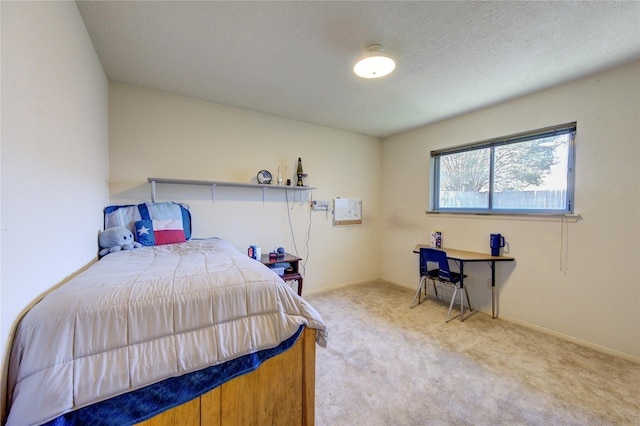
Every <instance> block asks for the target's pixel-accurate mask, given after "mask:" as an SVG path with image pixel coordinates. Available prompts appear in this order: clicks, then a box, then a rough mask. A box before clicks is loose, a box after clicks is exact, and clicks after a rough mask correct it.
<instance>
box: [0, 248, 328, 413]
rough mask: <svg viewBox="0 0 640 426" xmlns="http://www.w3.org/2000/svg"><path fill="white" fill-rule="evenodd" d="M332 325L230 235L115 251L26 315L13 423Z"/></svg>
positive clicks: (18, 339)
mask: <svg viewBox="0 0 640 426" xmlns="http://www.w3.org/2000/svg"><path fill="white" fill-rule="evenodd" d="M303 324H304V325H306V326H309V327H311V328H315V329H318V330H319V332H318V333H317V342H318V344H320V345H321V346H325V345H326V338H327V334H326V326H325V324H324V322H323V321H322V318H321V317H320V315H319V314H318V312H316V310H315V309H314V308H313V307H312V306H311V305H309V304H308V303H307V302H305V301H304V299H302V298H301V297H299V296H298V295H297V294H296V293H295V292H294V291H293V290H292V289H291V288H290V287H289V286H287V285H286V284H285V283H284V282H282V280H281V279H280V278H279V277H278V276H277V275H276V274H275V273H273V272H272V271H270V270H269V269H268V268H267V267H265V266H264V265H262V264H261V263H259V262H256V261H255V260H252V259H250V258H249V257H247V256H246V255H245V254H243V253H240V252H239V251H238V250H236V249H235V248H234V247H233V246H231V245H230V244H229V243H227V242H226V241H224V240H220V239H207V240H191V241H189V242H186V243H181V244H171V245H165V246H155V247H143V248H138V249H135V250H130V251H121V252H116V253H112V254H109V255H107V256H106V257H104V258H103V259H102V260H100V261H99V262H97V263H96V264H94V265H92V266H91V267H90V268H89V269H87V270H86V271H84V272H82V273H81V274H79V275H78V276H76V277H74V278H73V279H72V280H70V281H69V282H67V283H65V284H64V285H62V286H61V287H60V288H58V289H56V290H54V291H53V292H51V293H50V294H48V295H47V296H46V297H45V298H44V299H43V300H42V301H40V302H39V303H37V304H36V305H35V306H34V307H33V308H32V309H31V310H30V311H29V312H28V313H27V314H26V315H25V317H24V318H23V319H22V321H21V322H20V324H19V327H18V329H17V331H16V336H15V340H14V343H13V346H12V350H11V358H10V365H9V374H8V400H9V401H10V407H9V409H10V411H9V417H8V423H7V424H8V425H30V424H39V423H42V422H46V421H49V420H51V419H54V418H56V417H58V416H60V415H61V414H64V413H65V412H68V411H70V410H73V409H76V408H80V407H83V406H87V405H89V404H92V403H95V402H98V401H102V400H105V399H108V398H111V397H114V396H116V395H119V394H122V393H126V392H129V391H132V390H134V389H138V388H141V387H143V386H146V385H149V384H152V383H156V382H159V381H161V380H163V379H166V378H168V377H172V376H179V375H182V374H184V373H188V372H192V371H196V370H200V369H202V368H205V367H207V366H210V365H215V364H220V363H223V362H225V361H227V360H230V359H234V358H237V357H239V356H242V355H246V354H248V353H252V352H255V351H258V350H261V349H267V348H273V347H275V346H277V345H278V344H279V343H280V342H282V341H283V340H286V339H287V338H289V337H291V336H292V335H293V334H294V333H295V332H296V331H297V329H298V328H299V326H300V325H303Z"/></svg>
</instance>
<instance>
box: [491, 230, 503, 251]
mask: <svg viewBox="0 0 640 426" xmlns="http://www.w3.org/2000/svg"><path fill="white" fill-rule="evenodd" d="M489 247H491V256H500V249H501V248H502V247H504V237H503V236H502V235H500V234H491V236H490V237H489Z"/></svg>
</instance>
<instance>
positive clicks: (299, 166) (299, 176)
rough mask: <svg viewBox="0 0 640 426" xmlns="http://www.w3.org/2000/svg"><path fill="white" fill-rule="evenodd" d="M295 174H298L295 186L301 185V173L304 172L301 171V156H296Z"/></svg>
mask: <svg viewBox="0 0 640 426" xmlns="http://www.w3.org/2000/svg"><path fill="white" fill-rule="evenodd" d="M296 174H297V175H298V182H297V183H296V186H303V185H304V183H303V182H302V175H303V174H304V172H303V171H302V158H301V157H298V168H297V170H296Z"/></svg>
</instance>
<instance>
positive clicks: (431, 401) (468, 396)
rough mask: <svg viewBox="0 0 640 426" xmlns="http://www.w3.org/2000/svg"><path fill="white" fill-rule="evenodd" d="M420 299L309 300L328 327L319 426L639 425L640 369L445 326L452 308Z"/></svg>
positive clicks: (505, 326) (485, 320) (522, 333)
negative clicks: (414, 304) (419, 301)
mask: <svg viewBox="0 0 640 426" xmlns="http://www.w3.org/2000/svg"><path fill="white" fill-rule="evenodd" d="M413 295H414V292H413V291H411V290H410V289H406V288H403V287H399V286H395V285H392V284H389V283H386V282H383V281H376V282H372V283H367V284H361V285H354V286H349V287H344V288H340V289H336V290H331V291H327V292H324V293H318V294H312V295H309V296H308V297H306V298H307V300H309V302H310V303H311V304H312V305H313V306H314V307H315V308H316V309H317V310H318V312H320V314H321V315H322V317H323V319H324V320H325V322H326V323H327V326H328V329H329V344H328V346H327V348H321V347H318V348H317V364H316V365H317V367H316V425H317V426H325V425H327V426H328V425H331V426H338V425H367V426H375V425H450V424H455V425H640V365H638V364H635V363H633V362H630V361H626V360H624V359H620V358H616V357H612V356H610V355H607V354H603V353H601V352H597V351H595V350H592V349H589V348H585V347H583V346H579V345H576V344H574V343H571V342H567V341H565V340H562V339H560V338H557V337H554V336H550V335H547V334H544V333H541V332H538V331H535V330H531V329H528V328H526V327H522V326H519V325H516V324H513V323H510V322H507V321H503V320H500V319H495V320H492V319H491V317H490V316H488V315H485V314H482V313H473V314H472V315H471V316H470V317H468V319H465V321H464V322H462V323H461V322H460V320H459V318H456V319H452V320H451V321H450V322H449V323H448V324H445V322H444V318H445V317H446V313H447V309H448V303H446V301H441V302H438V301H437V300H434V299H428V300H427V301H426V302H423V303H422V305H419V306H417V307H415V308H414V309H409V306H410V304H411V300H412V299H413ZM454 309H455V306H454ZM458 314H459V310H458ZM452 316H453V312H452ZM465 318H467V317H465Z"/></svg>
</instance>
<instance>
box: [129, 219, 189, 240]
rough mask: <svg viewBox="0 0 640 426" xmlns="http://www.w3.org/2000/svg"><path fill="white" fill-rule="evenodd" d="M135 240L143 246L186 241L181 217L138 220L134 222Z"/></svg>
mask: <svg viewBox="0 0 640 426" xmlns="http://www.w3.org/2000/svg"><path fill="white" fill-rule="evenodd" d="M135 230H136V241H138V242H139V243H140V244H142V245H143V246H157V245H162V244H172V243H184V242H185V241H187V239H186V237H185V235H184V229H183V228H182V219H156V220H139V221H137V222H136V223H135Z"/></svg>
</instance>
